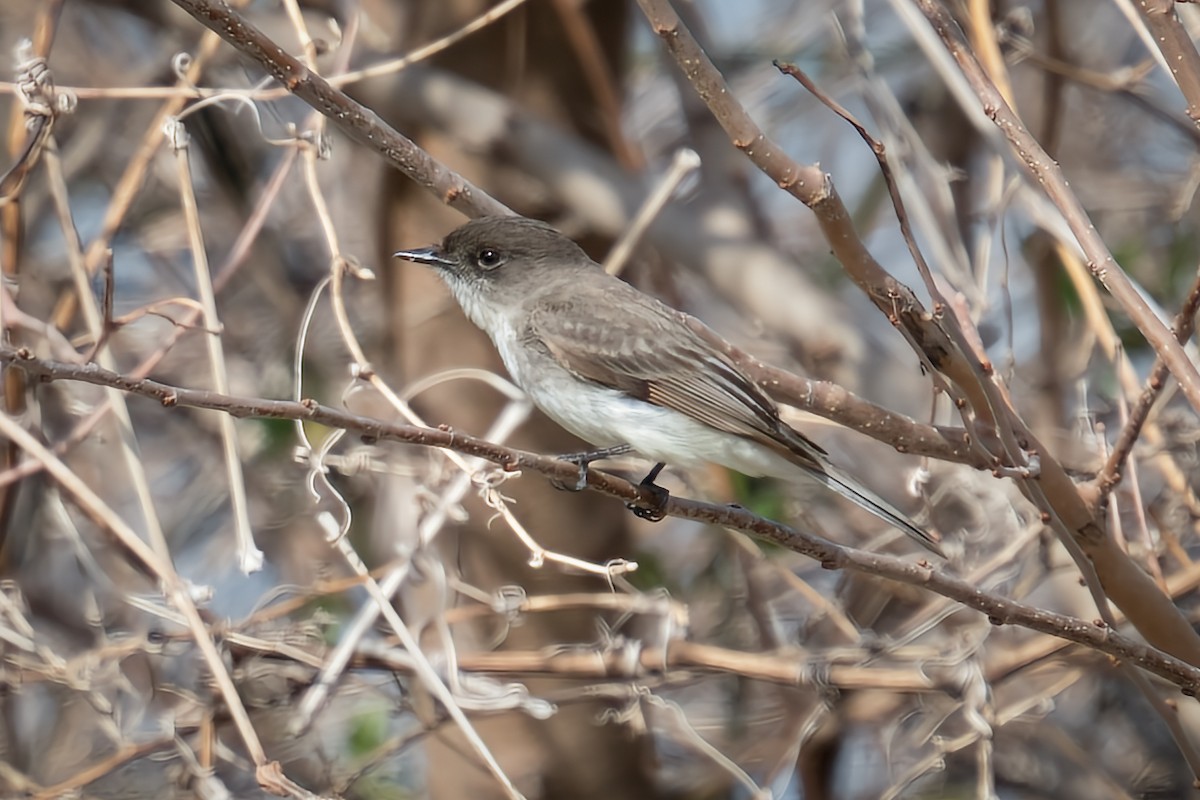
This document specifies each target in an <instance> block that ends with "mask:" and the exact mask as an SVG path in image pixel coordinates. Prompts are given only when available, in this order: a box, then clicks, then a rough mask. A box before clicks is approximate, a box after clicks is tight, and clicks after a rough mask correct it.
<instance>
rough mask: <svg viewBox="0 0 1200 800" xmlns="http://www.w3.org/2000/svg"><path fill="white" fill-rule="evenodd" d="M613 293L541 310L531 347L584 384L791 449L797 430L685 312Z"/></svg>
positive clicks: (531, 329)
mask: <svg viewBox="0 0 1200 800" xmlns="http://www.w3.org/2000/svg"><path fill="white" fill-rule="evenodd" d="M613 294H614V295H615V296H611V297H605V298H603V299H602V300H600V301H599V302H589V298H586V297H583V298H570V299H566V300H562V301H555V302H553V303H544V304H538V305H537V306H536V307H535V308H534V309H532V310H531V313H530V314H529V315H528V317H527V326H528V327H527V330H526V336H528V337H529V338H530V339H531V340H532V341H530V344H532V345H534V346H539V345H540V346H542V347H544V348H545V349H546V350H547V351H548V352H549V353H550V354H551V355H552V356H553V357H554V358H555V359H556V360H557V361H558V362H559V363H560V364H562V365H563V366H564V367H565V368H566V369H568V370H570V371H571V372H573V373H574V374H576V375H578V376H579V377H581V378H585V379H587V380H590V381H594V382H596V383H599V384H601V385H603V386H608V387H610V388H613V389H617V390H619V391H622V392H624V393H625V394H628V395H629V396H630V397H634V398H637V399H638V400H644V401H646V402H649V403H654V404H655V405H659V406H663V407H664V408H670V409H673V410H675V411H678V412H680V413H682V414H686V415H687V416H689V417H692V418H693V419H695V420H697V421H698V422H702V423H704V424H705V425H709V426H711V427H713V428H716V429H718V430H722V431H727V432H729V433H733V434H736V435H738V436H745V437H747V438H749V439H753V440H755V441H758V442H761V443H763V444H766V445H768V446H771V447H775V448H780V449H784V444H785V442H787V441H788V439H789V438H790V437H789V434H795V431H792V429H791V428H789V427H787V426H786V425H785V424H784V423H782V422H781V421H780V419H779V412H778V410H777V409H776V407H775V404H774V403H772V402H771V400H769V399H768V398H767V397H766V395H764V394H763V392H762V390H761V389H759V388H758V386H756V385H755V384H754V383H753V382H752V381H750V380H749V379H748V378H747V377H746V376H745V375H743V374H742V373H741V371H740V370H738V369H737V368H736V367H734V366H733V365H732V364H731V363H730V362H729V361H728V360H726V359H725V358H724V357H723V356H722V355H721V354H720V353H719V352H718V351H716V350H715V349H713V348H712V347H711V346H710V345H709V344H708V343H707V342H705V341H704V340H703V339H701V338H700V337H699V336H697V335H696V334H695V333H693V332H692V331H691V330H690V329H689V328H688V326H687V323H686V321H685V317H684V315H683V314H682V313H681V312H678V311H675V310H674V309H671V308H668V307H667V306H664V305H662V304H661V303H659V302H658V301H656V300H654V299H653V298H650V297H647V296H646V295H643V294H641V293H640V292H634V291H630V292H624V291H621V290H620V289H615V290H614V292H613ZM582 303H587V304H588V305H587V308H586V309H583V308H581V307H579V306H580V304H582ZM630 305H636V306H637V308H630ZM631 319H634V320H636V322H635V323H630V320H631ZM796 435H797V436H798V434H796ZM805 443H806V444H809V445H811V446H812V447H813V448H815V449H816V450H817V451H818V452H822V451H820V448H817V446H816V445H813V444H811V443H810V442H807V440H805ZM786 449H788V450H793V448H786ZM793 454H794V453H793Z"/></svg>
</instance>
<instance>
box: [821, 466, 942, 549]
mask: <svg viewBox="0 0 1200 800" xmlns="http://www.w3.org/2000/svg"><path fill="white" fill-rule="evenodd" d="M807 471H808V473H809V474H810V475H811V476H812V477H814V478H816V479H817V480H818V481H820V482H821V483H822V484H824V485H825V486H826V487H828V488H829V489H832V490H833V491H835V492H837V493H838V494H840V495H841V496H842V497H844V498H846V499H847V500H849V501H850V502H852V503H854V504H855V505H856V506H858V507H859V508H862V509H864V510H866V511H870V512H871V513H872V514H874V515H875V516H877V517H879V518H880V519H882V520H883V521H885V522H888V523H890V524H892V525H894V526H896V527H897V528H899V529H900V530H902V531H904V532H905V533H907V534H908V535H909V536H911V537H912V538H913V539H916V540H917V542H918V543H919V544H920V545H921V546H922V547H924V548H926V549H927V550H930V551H932V552H934V553H937V554H938V555H939V556H941V557H942V558H945V557H946V554H945V552H943V551H942V546H941V545H940V544H939V543H938V540H937V539H935V538H934V537H933V535H932V534H931V533H929V531H927V530H925V529H923V528H921V527H920V526H918V525H917V523H915V522H913V521H912V520H911V519H909V518H908V517H906V516H905V515H904V513H903V512H901V511H899V510H898V509H896V508H895V507H894V506H893V505H892V504H891V503H889V502H888V501H886V500H884V499H883V498H882V497H880V496H879V495H877V494H875V493H874V492H872V491H871V490H870V489H868V488H866V487H865V486H863V485H862V484H860V483H859V482H858V481H856V480H854V479H853V478H851V477H850V476H849V475H847V474H846V473H844V472H842V471H841V470H839V469H838V468H837V467H834V466H832V465H831V464H829V463H827V462H826V463H823V464H821V468H820V469H811V468H810V469H808V470H807Z"/></svg>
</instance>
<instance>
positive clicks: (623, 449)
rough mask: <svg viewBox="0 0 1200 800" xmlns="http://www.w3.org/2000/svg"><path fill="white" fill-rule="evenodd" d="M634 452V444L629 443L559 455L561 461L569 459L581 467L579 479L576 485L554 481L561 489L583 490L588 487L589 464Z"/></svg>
mask: <svg viewBox="0 0 1200 800" xmlns="http://www.w3.org/2000/svg"><path fill="white" fill-rule="evenodd" d="M632 452H633V446H632V445H628V444H615V445H613V446H612V447H601V448H599V449H598V450H588V451H586V452H583V453H568V454H566V455H562V456H559V457H558V460H559V461H569V462H570V463H572V464H574V465H575V466H577V467H579V480H577V481H575V485H574V486H567V485H566V484H564V483H561V482H559V481H553V483H554V485H555V486H557V487H559V488H560V489H566V490H568V491H572V492H581V491H583V490H584V489H585V488H587V476H588V465H589V464H591V463H592V462H593V461H602V460H603V459H606V458H612V457H613V456H623V455H625V454H627V453H632Z"/></svg>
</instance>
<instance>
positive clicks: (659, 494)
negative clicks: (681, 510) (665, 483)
mask: <svg viewBox="0 0 1200 800" xmlns="http://www.w3.org/2000/svg"><path fill="white" fill-rule="evenodd" d="M665 466H666V464H663V463H661V462H659V463H658V464H655V465H654V469H652V470H650V474H648V475H647V476H646V477H644V478H642V482H641V483H639V484H638V486H639V487H640V488H642V489H646V490H648V491H649V492H650V494H651V495H653V497H654V499H653V500H650V501H648V502H647V501H645V500H641V499H638V500H635V501H633V502H630V503H626V504H625V507H626V508H628V509H629V510H630V511H632V512H633V515H634V516H635V517H638V518H639V519H644V520H646V521H648V522H659V521H661V520H662V518H663V517H665V516H666V515H667V501H668V500H669V499H671V493H670V492H668V491H667V490H666V489H664V488H663V487H661V486H659V485H658V484H657V483H655V482H654V479H655V478H657V477H658V473H660V472H662V470H663V467H665Z"/></svg>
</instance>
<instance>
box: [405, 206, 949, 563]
mask: <svg viewBox="0 0 1200 800" xmlns="http://www.w3.org/2000/svg"><path fill="white" fill-rule="evenodd" d="M395 255H396V256H397V257H398V258H403V259H406V260H408V261H414V262H417V263H420V264H425V265H428V266H430V267H433V268H434V269H436V270H437V271H438V272H439V273H440V274H441V276H442V278H443V279H444V280H445V282H446V284H447V285H448V286H449V288H450V291H451V292H452V293H453V294H454V297H455V299H456V300H458V303H459V305H461V306H462V309H463V311H464V312H466V315H467V316H468V317H469V318H470V319H471V321H472V322H473V323H475V324H476V325H477V326H479V327H480V328H482V329H483V330H484V331H485V332H486V333H487V334H488V336H490V337H491V339H492V342H493V343H494V344H495V346H496V349H497V350H499V351H500V357H501V359H503V361H504V366H505V367H506V368H507V369H508V372H509V374H511V375H512V378H513V380H514V381H516V383H517V384H518V385H519V386H520V387H521V388H522V389H524V390H525V392H526V393H527V394H528V395H529V397H530V399H531V400H532V401H533V403H534V404H535V405H536V406H537V407H538V408H540V409H541V410H542V411H544V412H545V413H546V415H547V416H549V417H550V418H551V419H553V420H554V421H555V422H557V423H558V424H559V425H562V426H563V427H564V428H566V429H567V430H569V431H571V432H572V433H574V434H575V435H576V436H579V437H580V438H581V439H583V440H584V441H586V442H589V443H591V444H592V445H594V446H596V447H600V448H605V450H603V451H596V454H595V455H597V456H599V455H612V454H615V453H619V452H627V451H628V450H629V449H630V448H632V450H633V451H636V452H637V453H639V454H641V455H643V456H645V457H646V458H649V459H650V460H652V461H655V462H658V464H657V466H656V467H655V469H654V471H653V472H651V474H650V475H649V476H647V480H646V481H644V483H647V484H649V485H653V483H652V482H653V479H654V477H655V476H657V474H658V471H659V470H661V469H662V467H663V465H664V464H665V463H671V464H676V465H679V466H685V467H686V466H695V465H697V464H702V463H704V462H715V463H717V464H721V465H723V466H726V467H729V468H730V469H734V470H737V471H738V472H741V473H743V474H745V475H749V476H752V477H761V476H772V477H778V478H795V477H797V476H798V475H801V474H804V475H807V476H809V477H810V478H813V479H816V480H817V481H819V482H820V483H822V484H823V485H825V486H826V487H828V488H830V489H832V490H833V491H835V492H837V493H838V494H840V495H842V496H843V497H845V498H847V499H849V500H851V501H852V502H854V503H856V504H857V505H859V506H861V507H862V508H864V509H866V510H867V511H870V512H871V513H872V514H875V515H876V516H878V517H880V518H881V519H883V520H885V521H887V522H889V523H890V524H892V525H894V526H896V527H897V528H899V529H900V530H902V531H904V532H905V533H907V534H908V535H909V536H911V537H912V538H914V539H916V540H917V541H918V542H919V543H920V544H922V545H923V546H925V547H926V548H928V549H930V550H932V551H933V552H935V553H937V554H939V555H943V553H942V550H941V547H940V546H939V545H938V541H937V539H935V538H934V537H933V536H932V535H931V534H930V533H928V532H927V531H925V530H923V529H922V528H920V527H918V526H917V525H916V524H915V523H914V522H912V520H910V519H908V517H906V516H905V515H904V514H903V513H901V512H900V511H898V510H896V508H894V507H893V506H892V505H891V504H889V503H888V502H887V501H885V500H883V499H882V498H880V497H879V496H877V495H876V494H874V493H873V492H871V491H870V490H868V489H866V488H864V487H863V486H861V485H860V484H859V483H858V482H857V481H855V480H854V479H853V478H851V477H850V476H849V475H847V474H845V473H844V472H842V471H841V470H839V469H837V468H836V467H834V466H833V465H832V464H831V463H830V462H829V458H828V454H827V453H826V452H825V451H824V450H823V449H821V447H819V446H818V445H817V444H815V443H814V442H812V441H810V440H809V439H808V438H807V437H805V436H804V435H803V434H802V433H800V432H799V431H797V430H795V429H794V428H792V427H791V426H789V425H788V424H787V423H785V422H784V421H783V420H782V419H780V416H779V409H778V408H777V407H776V406H775V404H774V403H773V402H772V401H771V400H770V399H769V398H768V397H767V396H766V394H765V393H764V392H763V391H762V390H761V389H760V388H759V387H758V385H757V384H755V383H754V381H752V380H751V379H750V378H748V377H747V376H746V375H745V374H744V373H743V372H742V371H741V369H739V368H738V366H737V365H735V364H734V363H733V362H732V361H731V360H730V359H729V358H728V357H726V356H725V355H724V354H723V353H722V352H721V350H720V349H718V348H717V347H714V346H713V345H712V344H710V343H709V342H708V341H706V340H705V339H704V338H702V337H701V336H700V335H698V334H697V333H696V332H694V331H693V330H692V328H690V327H689V324H688V323H689V318H688V317H687V316H686V315H685V314H683V313H682V312H680V311H676V310H675V309H673V308H670V307H669V306H666V305H664V304H662V303H661V302H659V301H658V300H655V299H654V298H653V297H650V296H649V295H647V294H644V293H642V292H640V291H638V290H637V289H635V288H634V287H632V286H630V285H629V284H627V283H625V282H624V281H622V280H620V279H619V278H617V277H614V276H612V275H609V274H608V273H606V272H605V271H604V269H603V268H602V267H601V266H600V265H599V264H597V263H596V262H595V261H593V260H592V259H591V258H589V257H588V256H587V254H586V253H584V252H583V250H582V249H581V248H580V247H579V245H577V244H575V242H573V241H571V240H570V239H568V238H567V237H566V236H563V235H562V234H561V233H559V232H558V231H556V230H554V228H552V227H550V226H549V225H547V224H545V223H544V222H539V221H537V220H532V219H527V218H524V217H483V218H480V219H475V220H472V221H471V222H468V223H466V224H465V225H463V226H462V227H460V228H458V229H457V230H455V231H453V232H451V233H450V234H449V235H447V236H446V238H445V240H444V241H443V242H442V243H441V245H440V246H435V247H427V248H422V249H417V250H401V251H399V252H397V253H396V254H395ZM714 337H715V334H714ZM590 455H593V454H582V456H581V457H580V458H579V460H578V463H579V464H580V468H581V483H582V482H583V481H584V480H586V465H587V461H589V460H592V459H591V458H589V456H590ZM656 488H657V487H656Z"/></svg>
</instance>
